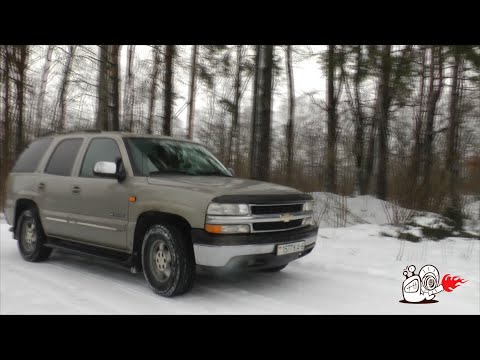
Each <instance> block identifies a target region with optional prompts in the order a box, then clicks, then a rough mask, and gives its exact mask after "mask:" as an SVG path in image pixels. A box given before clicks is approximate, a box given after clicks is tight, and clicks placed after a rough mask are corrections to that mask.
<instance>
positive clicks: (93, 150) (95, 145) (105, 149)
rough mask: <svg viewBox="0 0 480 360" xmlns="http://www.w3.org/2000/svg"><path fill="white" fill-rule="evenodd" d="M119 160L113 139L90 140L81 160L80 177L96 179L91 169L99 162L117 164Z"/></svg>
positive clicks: (118, 152) (118, 151)
mask: <svg viewBox="0 0 480 360" xmlns="http://www.w3.org/2000/svg"><path fill="white" fill-rule="evenodd" d="M120 158H121V155H120V150H119V149H118V145H117V142H116V141H115V140H113V139H104V138H97V139H92V140H91V141H90V144H89V145H88V149H87V152H86V153H85V157H84V159H83V164H82V169H81V170H80V176H81V177H96V176H95V175H93V167H94V166H95V164H96V163H97V162H99V161H109V162H117V161H118V159H120Z"/></svg>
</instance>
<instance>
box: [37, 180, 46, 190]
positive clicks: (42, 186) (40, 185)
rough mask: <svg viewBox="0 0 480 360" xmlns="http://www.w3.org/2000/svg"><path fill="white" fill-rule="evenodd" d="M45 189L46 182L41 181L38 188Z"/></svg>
mask: <svg viewBox="0 0 480 360" xmlns="http://www.w3.org/2000/svg"><path fill="white" fill-rule="evenodd" d="M43 189H45V183H43V182H41V183H39V184H38V190H43Z"/></svg>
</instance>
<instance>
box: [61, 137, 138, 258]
mask: <svg viewBox="0 0 480 360" xmlns="http://www.w3.org/2000/svg"><path fill="white" fill-rule="evenodd" d="M119 158H121V155H120V151H119V148H118V144H117V142H116V140H114V139H112V138H93V139H91V141H90V143H89V145H88V148H87V150H86V152H85V155H84V158H83V161H82V164H81V166H80V172H79V174H78V176H77V177H74V178H73V187H72V191H73V194H74V199H75V200H74V202H75V210H74V213H73V214H72V216H71V219H70V220H71V226H72V228H73V234H74V237H73V239H76V240H80V241H83V242H88V243H91V244H95V245H100V246H103V247H107V248H114V249H117V250H125V249H126V247H127V236H126V234H127V219H128V204H129V203H128V196H129V194H128V190H127V187H126V185H124V183H120V182H118V180H117V179H113V178H103V177H97V176H95V175H94V174H93V167H94V166H95V164H96V163H97V162H99V161H109V162H117V161H118V160H119Z"/></svg>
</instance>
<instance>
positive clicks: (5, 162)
mask: <svg viewBox="0 0 480 360" xmlns="http://www.w3.org/2000/svg"><path fill="white" fill-rule="evenodd" d="M3 50H4V51H3V53H4V59H3V79H4V81H3V82H4V88H5V95H4V99H3V100H4V106H3V138H2V157H1V160H2V162H1V164H0V165H1V167H0V170H1V171H0V200H1V203H0V208H2V209H3V202H4V199H5V197H4V191H5V179H6V174H7V173H8V170H9V168H10V132H11V118H10V66H11V65H10V64H11V58H10V57H11V54H10V45H3Z"/></svg>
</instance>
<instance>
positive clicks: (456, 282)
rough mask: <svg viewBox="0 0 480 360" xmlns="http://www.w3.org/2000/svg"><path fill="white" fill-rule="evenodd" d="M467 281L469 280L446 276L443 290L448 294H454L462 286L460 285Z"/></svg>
mask: <svg viewBox="0 0 480 360" xmlns="http://www.w3.org/2000/svg"><path fill="white" fill-rule="evenodd" d="M467 281H468V280H465V279H462V278H461V277H459V276H452V275H450V274H446V275H445V276H444V277H443V279H442V286H443V290H445V291H446V292H452V291H453V289H455V288H456V287H457V286H460V284H465V283H466V282H467Z"/></svg>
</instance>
